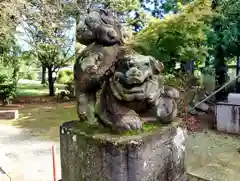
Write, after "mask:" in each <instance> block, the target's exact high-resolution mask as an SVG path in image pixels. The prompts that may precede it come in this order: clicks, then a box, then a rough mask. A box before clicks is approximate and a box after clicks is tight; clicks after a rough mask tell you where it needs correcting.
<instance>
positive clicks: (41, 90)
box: [17, 84, 65, 96]
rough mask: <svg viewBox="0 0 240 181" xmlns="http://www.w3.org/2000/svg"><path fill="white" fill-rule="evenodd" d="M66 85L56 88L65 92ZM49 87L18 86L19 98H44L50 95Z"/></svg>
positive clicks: (56, 85) (38, 85)
mask: <svg viewBox="0 0 240 181" xmlns="http://www.w3.org/2000/svg"><path fill="white" fill-rule="evenodd" d="M64 86H65V85H62V84H55V88H57V89H59V90H63V89H64ZM48 93H49V89H48V86H47V85H42V84H18V87H17V96H44V95H48Z"/></svg>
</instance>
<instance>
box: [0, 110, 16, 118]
mask: <svg viewBox="0 0 240 181" xmlns="http://www.w3.org/2000/svg"><path fill="white" fill-rule="evenodd" d="M18 117H19V115H18V110H0V119H18Z"/></svg>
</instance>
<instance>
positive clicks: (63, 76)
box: [56, 70, 73, 84]
mask: <svg viewBox="0 0 240 181" xmlns="http://www.w3.org/2000/svg"><path fill="white" fill-rule="evenodd" d="M72 81H73V71H72V70H60V71H59V72H58V75H57V79H56V82H57V83H59V84H66V83H69V82H72Z"/></svg>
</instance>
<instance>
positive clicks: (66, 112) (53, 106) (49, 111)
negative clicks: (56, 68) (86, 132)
mask: <svg viewBox="0 0 240 181" xmlns="http://www.w3.org/2000/svg"><path fill="white" fill-rule="evenodd" d="M64 86H65V85H61V84H55V88H58V90H63V89H64ZM46 95H48V86H43V85H41V84H40V83H38V82H37V83H35V82H34V83H19V84H18V88H17V99H26V98H27V99H29V100H33V99H34V98H31V97H40V98H41V97H44V96H46ZM13 107H14V105H13ZM20 107H22V108H21V109H19V119H18V120H16V121H9V120H1V121H0V124H8V125H9V124H10V125H13V126H16V127H19V128H28V129H29V131H30V132H31V133H32V134H33V135H37V136H43V137H46V138H50V139H54V140H55V139H58V138H59V126H60V125H61V124H62V123H63V122H65V121H71V120H76V119H77V118H78V117H77V111H76V106H75V102H67V103H57V102H55V101H54V102H51V103H49V102H48V103H34V102H33V103H31V104H24V105H22V104H21V106H20ZM6 109H7V108H6Z"/></svg>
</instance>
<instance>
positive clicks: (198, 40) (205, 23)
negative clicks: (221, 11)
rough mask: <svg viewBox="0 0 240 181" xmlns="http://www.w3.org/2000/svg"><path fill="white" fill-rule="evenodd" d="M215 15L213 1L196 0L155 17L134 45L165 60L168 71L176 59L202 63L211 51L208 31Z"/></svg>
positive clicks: (140, 33) (141, 50)
mask: <svg viewBox="0 0 240 181" xmlns="http://www.w3.org/2000/svg"><path fill="white" fill-rule="evenodd" d="M213 15H214V13H213V12H212V10H211V1H210V0H195V1H194V2H191V3H189V4H188V5H186V6H183V8H182V9H181V11H180V12H179V13H177V14H172V15H167V16H166V17H165V18H164V19H155V18H153V19H152V21H151V22H150V24H149V26H148V27H146V28H145V29H143V30H142V31H141V32H139V33H138V34H137V35H136V37H135V40H134V42H133V43H132V44H133V47H134V48H135V49H136V50H137V51H139V52H141V53H143V54H145V55H152V56H154V57H155V58H157V59H158V60H160V61H162V62H164V63H165V65H166V69H167V70H169V69H173V68H174V67H175V64H176V62H183V61H189V60H196V61H200V62H202V61H204V60H205V58H206V56H207V54H208V49H209V48H208V46H207V36H206V32H207V31H209V23H210V21H211V18H212V17H213ZM130 44H131V43H130Z"/></svg>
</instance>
